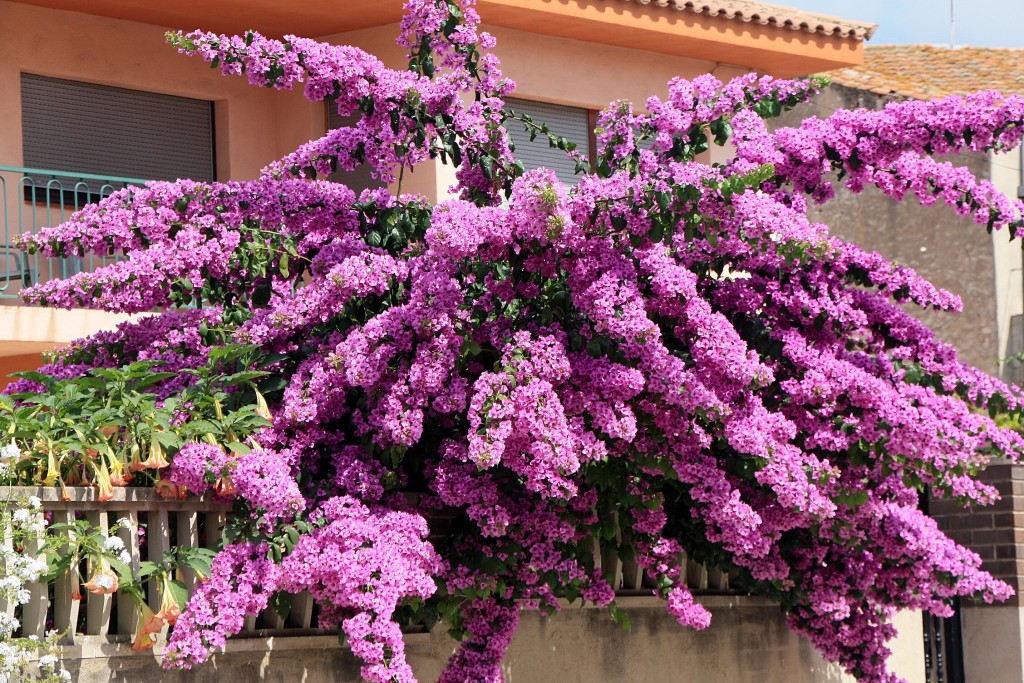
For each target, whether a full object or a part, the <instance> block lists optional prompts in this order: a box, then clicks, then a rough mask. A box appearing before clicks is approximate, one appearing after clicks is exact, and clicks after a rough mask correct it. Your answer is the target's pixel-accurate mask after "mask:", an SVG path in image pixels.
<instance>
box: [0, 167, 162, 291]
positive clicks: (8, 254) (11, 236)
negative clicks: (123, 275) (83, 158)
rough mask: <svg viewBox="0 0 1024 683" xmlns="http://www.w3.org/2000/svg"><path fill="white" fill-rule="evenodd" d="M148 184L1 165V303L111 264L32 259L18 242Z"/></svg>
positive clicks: (75, 259)
mask: <svg viewBox="0 0 1024 683" xmlns="http://www.w3.org/2000/svg"><path fill="white" fill-rule="evenodd" d="M144 182H145V180H142V179H140V178H119V177H115V176H100V175H94V174H90V173H67V172H64V171H54V170H48V169H41V168H24V167H20V166H0V221H2V229H3V234H2V237H0V299H5V298H6V299H10V298H15V297H17V296H18V293H19V292H20V291H21V290H22V289H23V288H25V287H28V286H29V285H32V284H34V283H37V282H46V281H47V280H52V279H55V278H62V277H68V276H69V275H74V274H75V273H79V272H87V271H90V270H94V269H96V268H98V267H100V266H101V265H103V264H104V263H107V262H109V261H110V259H109V258H100V257H96V256H93V255H89V256H86V257H84V258H79V257H71V258H64V259H53V258H46V257H42V256H39V255H38V254H34V255H29V254H27V253H25V252H24V251H22V250H21V249H18V248H17V247H16V246H15V242H16V240H17V238H18V236H19V235H25V234H31V233H34V232H35V231H37V230H38V229H40V228H43V227H49V226H53V225H58V224H60V223H62V222H64V221H65V220H67V219H68V218H69V217H70V216H71V214H72V213H74V212H75V211H77V210H79V209H81V208H82V207H84V206H85V205H86V204H91V203H93V202H97V201H99V200H100V199H102V198H103V197H107V196H109V195H111V194H113V193H114V192H116V191H117V190H120V189H122V188H124V187H127V186H129V185H141V184H142V183H144Z"/></svg>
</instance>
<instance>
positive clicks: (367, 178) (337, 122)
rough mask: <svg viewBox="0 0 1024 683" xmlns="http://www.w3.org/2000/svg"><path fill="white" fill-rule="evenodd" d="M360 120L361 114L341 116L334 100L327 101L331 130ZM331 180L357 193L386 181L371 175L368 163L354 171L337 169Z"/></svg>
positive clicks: (374, 187) (376, 186)
mask: <svg viewBox="0 0 1024 683" xmlns="http://www.w3.org/2000/svg"><path fill="white" fill-rule="evenodd" d="M358 120H359V116H358V115H356V114H353V115H351V116H339V115H338V109H337V107H335V106H334V102H333V101H328V102H327V127H328V128H329V129H330V130H334V129H335V128H341V127H343V126H354V125H355V124H356V121H358ZM331 180H333V181H334V182H336V183H342V184H344V185H347V186H348V187H349V188H350V189H352V190H355V191H356V193H357V194H358V193H359V192H362V191H363V190H370V189H376V188H378V187H384V183H382V182H381V181H379V180H377V179H375V178H374V177H373V176H371V175H370V167H369V166H368V165H367V164H360V165H359V166H357V167H356V169H355V170H354V171H335V172H334V173H332V174H331Z"/></svg>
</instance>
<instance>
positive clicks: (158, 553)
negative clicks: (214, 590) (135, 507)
mask: <svg viewBox="0 0 1024 683" xmlns="http://www.w3.org/2000/svg"><path fill="white" fill-rule="evenodd" d="M147 517H148V521H149V526H148V527H147V528H146V548H147V552H146V556H147V558H148V559H149V561H150V562H156V563H157V564H160V563H162V562H163V561H164V553H166V552H167V551H168V550H170V549H171V528H170V522H169V520H168V515H167V508H166V507H163V506H161V505H160V504H159V503H155V504H154V505H152V506H151V507H150V508H149V514H148V515H147ZM149 607H150V609H152V610H153V611H154V612H156V611H158V610H159V609H160V588H159V587H158V586H157V585H155V582H151V583H150V584H149Z"/></svg>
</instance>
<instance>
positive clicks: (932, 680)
mask: <svg viewBox="0 0 1024 683" xmlns="http://www.w3.org/2000/svg"><path fill="white" fill-rule="evenodd" d="M923 618H924V668H925V681H927V683H964V680H965V679H964V648H963V638H962V636H961V632H960V601H959V600H956V601H955V602H954V603H953V616H951V617H946V618H943V617H936V616H933V615H931V614H928V613H927V612H925V613H924V616H923Z"/></svg>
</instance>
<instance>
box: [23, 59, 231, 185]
mask: <svg viewBox="0 0 1024 683" xmlns="http://www.w3.org/2000/svg"><path fill="white" fill-rule="evenodd" d="M21 113H22V142H23V148H24V165H25V166H26V167H28V168H38V169H46V170H54V171H64V172H69V173H84V174H93V175H100V176H117V177H128V178H139V179H142V180H176V179H178V178H192V179H194V180H202V181H211V180H213V179H214V168H215V164H214V147H213V103H212V102H209V101H206V100H196V99H190V98H187V97H175V96H172V95H162V94H158V93H150V92H143V91H140V90H126V89H124V88H113V87H110V86H105V85H96V84H93V83H80V82H77V81H67V80H62V79H58V78H48V77H45V76H35V75H32V74H22V76H21ZM62 180H63V182H60V183H57V182H54V183H51V184H50V187H49V189H48V190H47V181H48V178H47V177H46V176H39V177H38V178H36V177H33V181H34V182H35V183H36V187H35V188H32V187H29V188H27V189H26V194H27V193H28V191H29V190H33V191H34V192H35V193H38V192H40V191H44V192H47V194H53V193H54V192H57V193H58V194H59V195H60V197H61V201H62V202H63V203H71V202H72V201H73V202H74V203H76V204H79V205H80V204H81V203H82V202H81V201H80V200H81V199H82V197H81V196H79V195H82V194H86V195H89V196H88V197H86V199H87V200H93V199H95V197H93V196H92V195H96V194H98V193H99V191H100V188H101V187H102V185H103V182H102V181H99V180H95V179H88V180H85V181H83V182H81V183H76V182H75V179H73V178H71V179H67V178H63V179H62ZM68 181H70V183H69V182H68ZM68 193H71V196H70V197H69V196H68ZM51 199H52V198H51Z"/></svg>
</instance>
